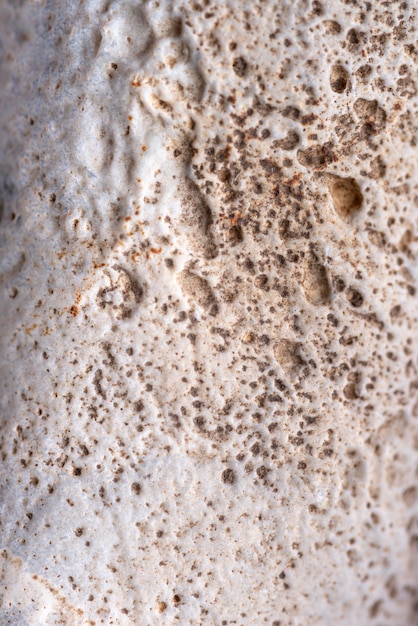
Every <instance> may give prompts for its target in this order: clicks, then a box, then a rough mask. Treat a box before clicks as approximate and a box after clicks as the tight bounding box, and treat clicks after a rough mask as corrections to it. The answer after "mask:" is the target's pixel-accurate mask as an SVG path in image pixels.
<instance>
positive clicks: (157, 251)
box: [151, 248, 163, 254]
mask: <svg viewBox="0 0 418 626" xmlns="http://www.w3.org/2000/svg"><path fill="white" fill-rule="evenodd" d="M162 251H163V249H162V248H151V252H153V253H154V254H160V253H161V252H162Z"/></svg>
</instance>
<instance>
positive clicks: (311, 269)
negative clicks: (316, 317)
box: [302, 254, 331, 306]
mask: <svg viewBox="0 0 418 626" xmlns="http://www.w3.org/2000/svg"><path fill="white" fill-rule="evenodd" d="M302 288H303V292H304V294H305V298H306V299H307V301H308V302H310V303H311V304H313V305H315V306H319V305H325V304H328V303H329V301H330V297H331V289H330V284H329V281H328V276H327V272H326V269H325V267H324V266H323V265H322V264H321V263H320V262H319V261H318V259H317V258H316V256H315V255H313V254H312V255H311V257H310V258H309V259H308V261H307V262H306V264H305V268H304V273H303V279H302Z"/></svg>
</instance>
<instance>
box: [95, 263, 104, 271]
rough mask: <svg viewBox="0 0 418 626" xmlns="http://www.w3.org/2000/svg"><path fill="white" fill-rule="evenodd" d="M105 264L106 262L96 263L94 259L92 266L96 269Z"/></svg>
mask: <svg viewBox="0 0 418 626" xmlns="http://www.w3.org/2000/svg"><path fill="white" fill-rule="evenodd" d="M105 265H106V263H96V261H93V267H94V269H95V270H97V269H98V268H99V267H104V266H105Z"/></svg>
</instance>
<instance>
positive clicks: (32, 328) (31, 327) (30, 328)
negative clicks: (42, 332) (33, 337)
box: [25, 324, 38, 335]
mask: <svg viewBox="0 0 418 626" xmlns="http://www.w3.org/2000/svg"><path fill="white" fill-rule="evenodd" d="M35 328H38V324H34V325H33V326H29V328H25V333H26V334H27V335H30V334H31V332H32V331H33V330H35Z"/></svg>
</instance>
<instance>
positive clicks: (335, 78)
mask: <svg viewBox="0 0 418 626" xmlns="http://www.w3.org/2000/svg"><path fill="white" fill-rule="evenodd" d="M329 82H330V85H331V89H332V91H334V92H335V93H343V92H344V91H345V90H346V89H347V84H348V73H347V70H346V69H345V67H343V66H342V65H340V64H338V63H336V64H335V65H333V66H332V67H331V73H330V77H329Z"/></svg>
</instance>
